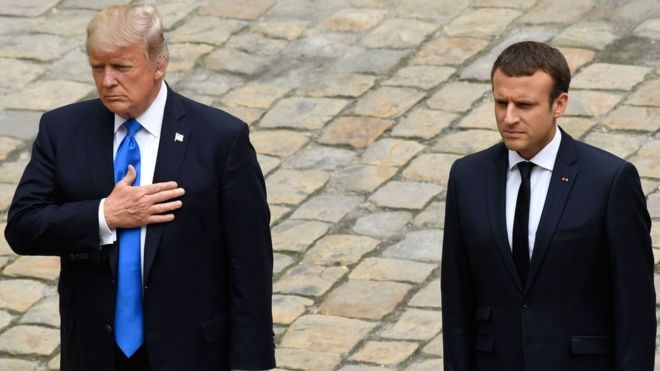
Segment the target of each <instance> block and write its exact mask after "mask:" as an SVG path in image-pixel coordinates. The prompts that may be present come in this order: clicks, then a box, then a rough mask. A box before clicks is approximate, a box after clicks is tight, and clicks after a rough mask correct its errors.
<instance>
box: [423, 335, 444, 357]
mask: <svg viewBox="0 0 660 371" xmlns="http://www.w3.org/2000/svg"><path fill="white" fill-rule="evenodd" d="M442 348H443V345H442V335H438V336H436V337H435V338H433V340H431V341H430V342H429V343H428V344H427V345H426V346H425V347H424V348H423V349H422V353H424V354H428V355H432V356H437V357H442V353H443V352H442Z"/></svg>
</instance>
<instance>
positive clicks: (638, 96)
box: [626, 79, 660, 107]
mask: <svg viewBox="0 0 660 371" xmlns="http://www.w3.org/2000/svg"><path fill="white" fill-rule="evenodd" d="M659 91H660V80H657V79H656V80H649V81H646V82H644V84H642V85H641V86H640V87H639V89H637V90H636V91H635V92H634V93H632V94H631V95H630V96H629V97H628V99H627V100H626V103H627V104H629V105H631V106H650V107H660V94H658V92H659Z"/></svg>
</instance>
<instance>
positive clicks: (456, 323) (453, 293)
mask: <svg viewBox="0 0 660 371" xmlns="http://www.w3.org/2000/svg"><path fill="white" fill-rule="evenodd" d="M456 167H457V162H455V163H454V165H452V168H451V171H450V174H449V184H448V187H447V198H446V206H445V229H444V240H443V244H442V268H441V270H442V273H441V289H442V324H443V330H442V335H443V345H444V354H443V357H444V369H445V371H471V370H472V369H473V364H472V363H473V359H474V331H473V324H472V313H474V302H473V294H472V293H473V291H472V290H473V288H472V282H471V274H470V263H469V260H468V255H467V251H466V249H465V246H464V244H463V238H462V235H461V226H460V217H459V209H458V205H457V198H458V195H457V191H458V190H457V187H456Z"/></svg>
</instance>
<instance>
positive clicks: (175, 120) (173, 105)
mask: <svg viewBox="0 0 660 371" xmlns="http://www.w3.org/2000/svg"><path fill="white" fill-rule="evenodd" d="M167 90H168V91H167V102H166V103H165V113H164V115H163V126H162V128H161V133H160V141H159V144H158V155H157V157H156V168H155V170H154V179H153V182H154V183H158V182H166V181H171V180H177V179H178V175H179V169H180V168H181V164H182V162H183V158H184V156H185V153H186V149H187V147H188V143H190V125H189V124H188V122H187V120H186V119H185V114H186V112H185V109H184V107H183V103H182V101H181V97H180V96H179V95H178V94H176V93H175V92H174V91H172V89H170V88H169V86H168V88H167ZM175 136H176V137H177V138H179V139H177V140H175ZM164 227H165V224H151V225H149V227H148V228H147V236H146V239H145V243H144V281H145V282H146V280H147V278H148V277H149V272H150V271H151V266H152V265H153V262H154V258H155V257H156V252H157V250H158V246H159V241H160V238H161V234H162V232H163V228H164Z"/></svg>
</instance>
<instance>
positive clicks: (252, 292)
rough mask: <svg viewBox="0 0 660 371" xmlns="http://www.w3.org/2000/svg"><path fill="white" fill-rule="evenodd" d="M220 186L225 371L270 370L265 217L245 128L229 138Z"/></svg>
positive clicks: (269, 254) (268, 255)
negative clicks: (225, 261)
mask: <svg viewBox="0 0 660 371" xmlns="http://www.w3.org/2000/svg"><path fill="white" fill-rule="evenodd" d="M222 182H223V184H222V205H223V206H222V207H223V210H222V212H223V220H224V224H225V225H224V230H225V233H226V239H227V241H226V242H227V246H228V257H229V277H230V285H231V293H230V309H229V311H230V321H229V323H230V326H231V327H230V344H229V367H230V368H232V369H241V370H265V369H271V368H274V367H275V356H274V345H273V319H272V308H271V296H272V274H273V249H272V243H271V237H270V212H269V210H268V203H267V201H266V186H265V184H264V179H263V175H262V173H261V170H260V168H259V164H258V162H257V157H256V153H255V151H254V148H253V147H252V145H251V144H250V141H249V136H248V128H247V126H246V125H243V126H242V127H241V129H240V131H239V132H238V133H237V134H236V136H235V137H234V140H233V143H232V145H231V148H230V150H229V154H228V157H227V161H226V165H225V169H224V174H223V180H222Z"/></svg>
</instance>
